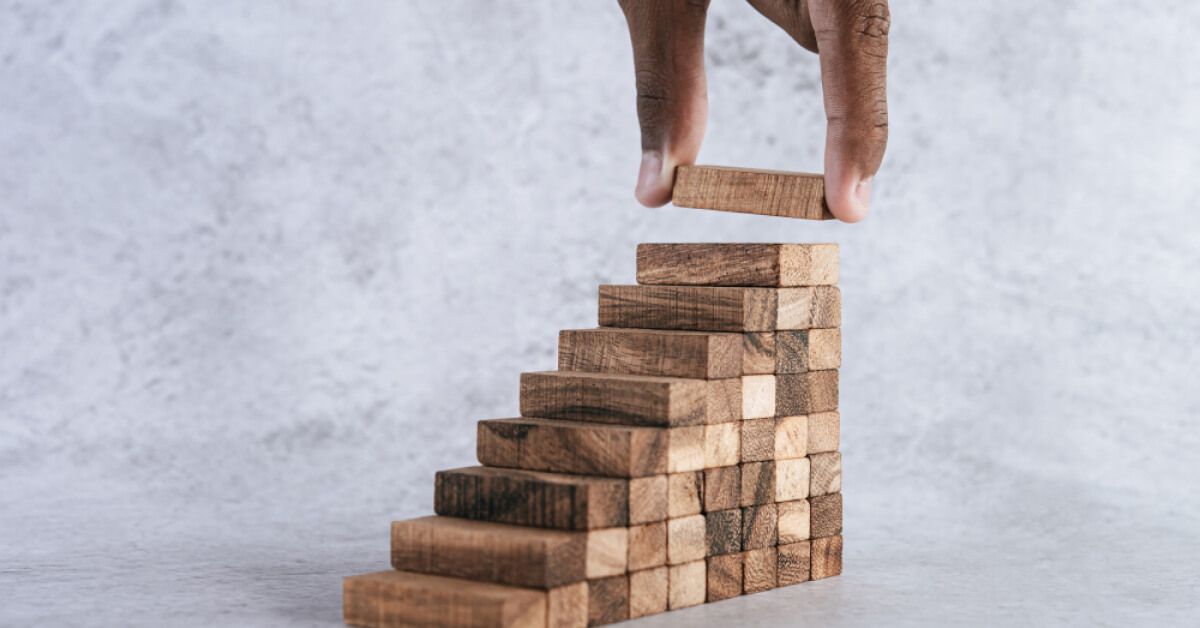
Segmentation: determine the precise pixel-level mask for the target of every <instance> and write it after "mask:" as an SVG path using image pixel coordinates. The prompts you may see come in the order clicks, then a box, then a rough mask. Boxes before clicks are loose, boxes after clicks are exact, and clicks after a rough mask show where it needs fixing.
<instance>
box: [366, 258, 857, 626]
mask: <svg viewBox="0 0 1200 628" xmlns="http://www.w3.org/2000/svg"><path fill="white" fill-rule="evenodd" d="M837 258H838V248H837V245H834V244H643V245H641V246H639V247H638V271H637V279H638V284H639V285H632V286H601V288H600V325H601V327H600V328H598V329H584V330H566V331H563V332H561V334H560V336H559V347H558V350H559V354H558V368H559V370H557V371H553V372H543V373H525V374H523V375H522V376H521V401H520V405H521V416H522V418H515V419H494V420H485V421H481V422H480V423H479V427H478V443H477V446H478V458H479V462H480V463H481V464H482V465H483V466H478V467H467V468H462V469H452V470H448V471H441V472H439V473H438V474H437V479H436V490H435V507H434V510H435V511H436V513H437V516H432V517H425V518H420V519H414V520H410V521H399V522H395V523H393V524H392V566H393V567H394V570H392V571H386V572H380V573H374V574H367V575H361V576H354V577H351V578H347V579H346V581H345V588H344V601H345V619H346V621H347V622H348V623H351V624H357V625H366V626H409V625H421V626H556V627H557V626H584V625H597V624H606V623H612V622H618V621H622V620H626V619H631V618H636V617H643V616H646V615H651V614H655V613H661V612H664V611H667V610H673V609H679V608H685V607H689V606H694V605H697V604H702V603H704V602H713V601H717V600H723V599H727V598H731V597H734V596H738V595H742V594H746V593H755V592H759V591H766V590H768V589H773V588H776V587H782V586H788V585H792V584H797V583H800V582H805V581H808V580H810V579H812V580H816V579H821V578H827V577H830V576H836V575H838V574H839V573H841V557H842V536H841V533H842V495H841V484H842V481H841V477H842V471H841V454H840V453H839V452H838V443H839V424H840V419H839V416H838V413H837V408H838V370H837V369H838V368H839V367H840V366H841V332H840V329H839V327H840V323H841V294H840V292H839V290H838V288H837V286H836V284H837V277H838V259H837Z"/></svg>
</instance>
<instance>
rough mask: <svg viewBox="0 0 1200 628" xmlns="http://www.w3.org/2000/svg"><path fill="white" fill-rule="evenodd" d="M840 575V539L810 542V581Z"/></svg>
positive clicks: (821, 539) (832, 537)
mask: <svg viewBox="0 0 1200 628" xmlns="http://www.w3.org/2000/svg"><path fill="white" fill-rule="evenodd" d="M840 575H842V537H841V536H840V535H839V536H829V537H824V538H819V539H813V540H812V579H813V580H820V579H822V578H832V577H833V576H840Z"/></svg>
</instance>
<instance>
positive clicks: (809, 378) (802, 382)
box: [775, 371, 838, 416]
mask: <svg viewBox="0 0 1200 628" xmlns="http://www.w3.org/2000/svg"><path fill="white" fill-rule="evenodd" d="M837 407H838V372H837V371H809V372H807V373H790V374H785V375H776V376H775V410H776V412H778V413H779V415H780V416H794V415H798V414H816V413H818V412H829V411H831V410H837Z"/></svg>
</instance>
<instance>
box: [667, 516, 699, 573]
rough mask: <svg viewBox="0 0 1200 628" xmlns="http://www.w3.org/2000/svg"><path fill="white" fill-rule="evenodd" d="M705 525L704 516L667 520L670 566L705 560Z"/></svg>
mask: <svg viewBox="0 0 1200 628" xmlns="http://www.w3.org/2000/svg"><path fill="white" fill-rule="evenodd" d="M704 525H705V524H704V515H691V516H689V517H680V518H678V519H668V520H667V564H668V565H682V564H683V563H687V562H691V561H694V560H701V559H703V558H704V550H705V537H704V535H705V527H704Z"/></svg>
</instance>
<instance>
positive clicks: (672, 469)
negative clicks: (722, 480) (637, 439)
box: [666, 423, 736, 473]
mask: <svg viewBox="0 0 1200 628" xmlns="http://www.w3.org/2000/svg"><path fill="white" fill-rule="evenodd" d="M731 425H736V423H734V424H731ZM708 427H709V426H707V425H696V426H693V427H675V428H671V429H669V430H666V431H667V473H684V472H687V471H699V470H700V469H703V468H704V445H705V439H704V435H705V430H706V428H708Z"/></svg>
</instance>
